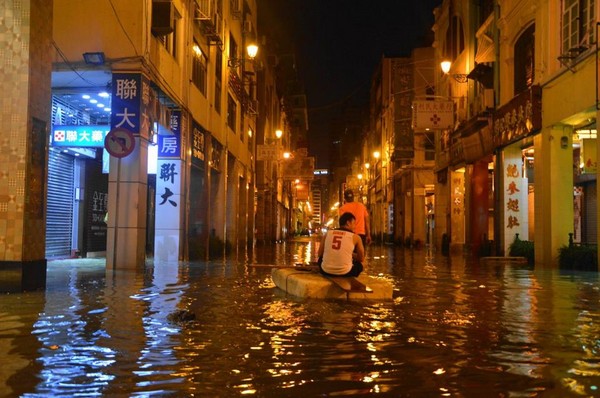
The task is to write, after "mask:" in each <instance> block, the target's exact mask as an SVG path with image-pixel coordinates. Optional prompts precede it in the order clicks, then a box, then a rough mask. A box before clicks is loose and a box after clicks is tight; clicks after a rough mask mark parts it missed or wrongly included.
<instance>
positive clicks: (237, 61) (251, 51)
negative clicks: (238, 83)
mask: <svg viewBox="0 0 600 398" xmlns="http://www.w3.org/2000/svg"><path fill="white" fill-rule="evenodd" d="M257 54H258V46H257V45H256V44H254V43H251V44H248V45H247V46H246V55H247V56H248V57H247V58H244V56H243V55H242V58H229V60H227V66H229V67H230V68H237V67H240V66H243V63H244V61H245V60H246V59H247V60H249V61H251V62H253V61H254V58H256V55H257Z"/></svg>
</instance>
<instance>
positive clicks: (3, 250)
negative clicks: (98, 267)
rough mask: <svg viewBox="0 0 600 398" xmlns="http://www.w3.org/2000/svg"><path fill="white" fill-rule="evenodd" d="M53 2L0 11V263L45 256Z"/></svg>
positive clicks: (35, 0)
mask: <svg viewBox="0 0 600 398" xmlns="http://www.w3.org/2000/svg"><path fill="white" fill-rule="evenodd" d="M52 3H53V2H52V1H51V0H5V1H4V2H3V7H0V87H1V92H2V98H1V99H0V261H29V260H40V259H43V258H44V251H45V220H44V214H45V199H44V197H45V185H46V184H45V176H46V168H47V161H46V158H47V145H46V142H47V128H48V126H49V123H48V121H49V120H50V77H51V68H52V63H51V62H52V58H51V56H52V51H51V49H52V47H51V44H52V41H51V40H52ZM34 119H37V123H36V125H37V126H38V129H35V128H34V126H33V120H34ZM40 124H41V125H42V126H45V128H43V129H39V126H40ZM33 134H36V135H33ZM40 135H41V136H40ZM32 137H33V138H34V140H33V141H34V145H37V148H36V147H32V142H31V139H32ZM40 143H42V145H41V148H40ZM40 149H41V150H40ZM33 156H35V157H36V158H35V159H33ZM40 158H43V159H40ZM40 178H41V182H40V180H39V179H40ZM32 186H34V187H38V188H37V189H35V190H34V192H33V194H31V193H30V187H32Z"/></svg>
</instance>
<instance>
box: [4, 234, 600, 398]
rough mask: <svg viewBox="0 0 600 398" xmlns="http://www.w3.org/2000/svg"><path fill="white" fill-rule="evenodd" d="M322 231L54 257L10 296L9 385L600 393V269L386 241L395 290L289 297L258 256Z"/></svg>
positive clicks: (48, 391)
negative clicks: (220, 244) (140, 260)
mask: <svg viewBox="0 0 600 398" xmlns="http://www.w3.org/2000/svg"><path fill="white" fill-rule="evenodd" d="M314 246H315V245H314V242H312V243H310V242H296V243H293V242H288V243H285V244H279V245H274V246H270V247H266V248H257V250H256V252H255V254H254V255H253V258H247V259H246V258H242V259H235V260H233V259H227V260H219V261H215V262H209V263H180V264H177V263H171V264H153V263H148V265H147V267H146V269H145V271H144V272H138V273H135V272H119V273H117V274H116V275H114V277H109V278H107V277H106V273H105V269H104V262H103V260H93V259H84V260H68V261H55V262H49V265H48V284H47V290H46V291H45V292H35V293H23V294H4V295H2V296H0V356H1V357H2V366H1V368H0V396H6V397H12V396H25V397H48V396H53V395H54V396H76V395H77V396H196V397H236V396H256V397H305V398H309V397H339V396H353V397H360V396H376V395H377V396H382V397H400V396H416V397H424V396H428V397H429V396H441V397H443V396H448V397H483V396H485V397H509V396H510V397H534V396H540V397H542V396H543V397H565V396H600V391H599V389H600V337H599V336H600V280H599V278H598V274H597V273H561V272H559V271H558V270H550V269H547V270H544V269H539V270H538V269H536V270H534V269H532V268H530V267H528V266H524V265H516V264H493V265H480V264H478V263H477V262H474V263H470V262H468V261H466V260H465V259H464V258H463V257H443V256H441V255H439V254H438V255H432V254H428V253H427V252H426V251H424V250H420V251H414V252H412V251H410V250H403V249H399V248H394V247H379V246H371V247H370V248H369V251H368V256H369V257H368V260H367V272H368V273H369V274H370V275H379V276H380V277H383V278H387V279H389V280H390V281H392V283H393V285H394V299H393V300H392V301H387V302H373V301H367V302H360V301H358V302H352V301H344V300H339V301H326V300H311V299H299V298H294V297H291V296H286V294H285V293H284V292H282V291H281V290H279V289H277V288H276V287H275V286H274V285H273V283H272V281H271V278H270V270H269V269H267V268H252V267H249V266H248V264H250V263H266V264H273V263H278V264H281V263H286V264H292V263H293V262H295V261H310V260H311V259H314V253H315V247H314ZM182 310H185V312H181V311H182ZM177 311H180V312H177ZM186 314H187V315H190V314H193V315H194V316H195V319H193V320H188V319H185V317H184V315H186Z"/></svg>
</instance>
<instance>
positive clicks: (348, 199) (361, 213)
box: [338, 189, 371, 247]
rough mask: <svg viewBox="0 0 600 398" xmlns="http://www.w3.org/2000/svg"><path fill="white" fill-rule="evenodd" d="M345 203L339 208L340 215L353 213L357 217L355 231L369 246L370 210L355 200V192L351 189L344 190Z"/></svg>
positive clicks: (364, 244)
mask: <svg viewBox="0 0 600 398" xmlns="http://www.w3.org/2000/svg"><path fill="white" fill-rule="evenodd" d="M344 201H345V203H344V204H343V205H342V207H340V209H339V212H338V213H339V215H340V216H341V215H342V214H344V213H352V214H354V217H356V227H355V228H354V232H355V233H356V234H358V236H360V238H361V239H362V242H363V246H364V247H367V245H369V244H370V243H371V226H370V225H369V211H368V210H367V208H366V207H365V205H363V204H362V203H360V202H355V201H354V192H352V190H351V189H346V191H344Z"/></svg>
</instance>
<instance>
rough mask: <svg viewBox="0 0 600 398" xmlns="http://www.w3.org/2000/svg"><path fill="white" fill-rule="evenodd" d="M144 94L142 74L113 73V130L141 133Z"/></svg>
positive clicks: (111, 122)
mask: <svg viewBox="0 0 600 398" xmlns="http://www.w3.org/2000/svg"><path fill="white" fill-rule="evenodd" d="M142 94H143V87H142V75H141V74H140V73H113V76H112V103H111V108H112V111H111V120H110V125H111V128H113V129H116V128H122V129H125V130H128V131H131V132H132V133H134V134H140V133H141V131H140V130H141V127H142V126H141V124H140V120H141V118H140V112H141V98H142Z"/></svg>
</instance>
